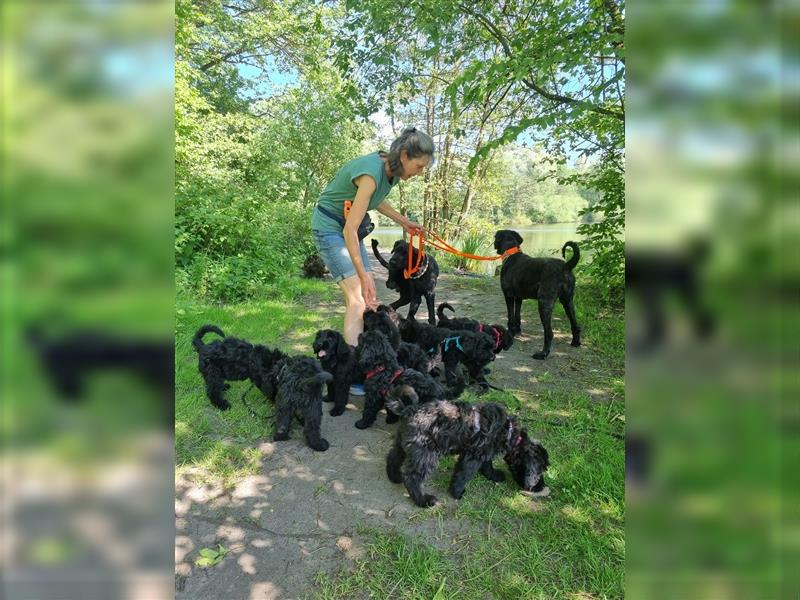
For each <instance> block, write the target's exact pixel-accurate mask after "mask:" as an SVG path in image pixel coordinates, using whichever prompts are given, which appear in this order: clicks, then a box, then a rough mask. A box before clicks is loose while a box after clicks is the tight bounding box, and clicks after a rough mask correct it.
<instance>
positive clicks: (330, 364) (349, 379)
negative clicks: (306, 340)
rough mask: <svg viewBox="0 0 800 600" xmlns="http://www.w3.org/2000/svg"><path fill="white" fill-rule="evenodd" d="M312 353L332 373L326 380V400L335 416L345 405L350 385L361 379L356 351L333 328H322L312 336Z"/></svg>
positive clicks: (342, 410) (341, 411)
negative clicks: (328, 379) (330, 379)
mask: <svg viewBox="0 0 800 600" xmlns="http://www.w3.org/2000/svg"><path fill="white" fill-rule="evenodd" d="M313 347H314V355H315V356H316V357H317V358H318V359H319V361H320V363H321V364H322V368H323V369H325V370H326V371H327V372H328V373H331V374H332V375H333V380H332V381H329V382H328V397H327V401H328V402H333V408H332V409H331V416H334V417H337V416H339V415H341V414H342V413H343V412H344V409H345V406H347V398H348V396H349V390H350V385H351V384H353V383H358V382H360V381H362V380H363V377H359V375H360V371H359V369H358V364H357V363H356V351H355V348H353V347H352V346H351V345H350V344H348V343H347V342H346V341H345V340H344V336H342V334H341V333H339V332H338V331H334V330H333V329H322V330H320V331H318V332H317V335H316V337H315V338H314V344H313Z"/></svg>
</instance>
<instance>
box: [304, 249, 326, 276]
mask: <svg viewBox="0 0 800 600" xmlns="http://www.w3.org/2000/svg"><path fill="white" fill-rule="evenodd" d="M326 272H327V269H326V268H325V263H324V262H322V258H320V255H319V254H310V255H309V256H307V257H306V260H305V262H303V277H306V278H308V279H322V278H323V277H325V273H326Z"/></svg>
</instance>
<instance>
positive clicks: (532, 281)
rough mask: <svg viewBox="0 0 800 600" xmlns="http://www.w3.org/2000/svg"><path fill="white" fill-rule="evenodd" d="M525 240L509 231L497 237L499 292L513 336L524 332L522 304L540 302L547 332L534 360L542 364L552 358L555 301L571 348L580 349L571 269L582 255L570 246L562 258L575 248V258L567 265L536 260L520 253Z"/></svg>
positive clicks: (542, 318) (540, 259) (495, 245)
mask: <svg viewBox="0 0 800 600" xmlns="http://www.w3.org/2000/svg"><path fill="white" fill-rule="evenodd" d="M520 244H522V237H521V236H520V235H519V234H518V233H517V232H516V231H512V230H510V229H501V230H500V231H498V232H497V233H495V234H494V248H495V250H497V253H498V254H501V255H503V266H502V270H501V272H500V288H501V289H502V290H503V296H505V299H506V309H507V310H508V331H509V332H510V333H511V334H512V335H516V334H518V333H521V332H522V328H521V321H520V310H521V309H522V301H523V300H525V299H526V298H535V299H537V300H538V301H539V318H540V319H541V320H542V327H543V328H544V347H543V348H542V350H541V352H536V353H535V354H534V355H533V358H536V359H538V360H543V359H544V358H546V357H547V355H548V354H550V347H551V346H552V344H553V328H552V326H551V325H550V319H551V317H552V316H553V306H555V303H556V300H559V301H560V302H561V305H562V306H563V307H564V311H565V312H566V313H567V318H568V319H569V324H570V327H571V329H572V344H571V345H572V346H575V347H577V346H580V345H581V328H580V327H579V326H578V321H577V320H576V318H575V305H574V304H573V296H574V295H575V275H573V273H572V269H574V268H575V265H577V264H578V259H580V256H581V255H580V251H579V250H578V244H576V243H575V242H567V243H566V244H564V246H563V247H562V248H561V256H563V257H565V258H566V250H567V247H568V246H569V247H570V248H572V257H571V258H570V259H569V260H568V261H566V262H564V261H563V260H561V259H560V258H534V257H531V256H528V255H526V254H523V253H522V252H520V250H519V246H520Z"/></svg>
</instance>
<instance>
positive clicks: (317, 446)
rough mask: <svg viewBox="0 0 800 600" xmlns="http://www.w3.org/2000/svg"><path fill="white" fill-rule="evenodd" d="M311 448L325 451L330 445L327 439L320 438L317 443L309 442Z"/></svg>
mask: <svg viewBox="0 0 800 600" xmlns="http://www.w3.org/2000/svg"><path fill="white" fill-rule="evenodd" d="M309 446H311V449H312V450H316V451H317V452H325V450H327V449H328V448H330V447H331V445H330V444H329V443H328V440H323V439H321V440H320V441H319V443H317V444H313V445H312V444H309Z"/></svg>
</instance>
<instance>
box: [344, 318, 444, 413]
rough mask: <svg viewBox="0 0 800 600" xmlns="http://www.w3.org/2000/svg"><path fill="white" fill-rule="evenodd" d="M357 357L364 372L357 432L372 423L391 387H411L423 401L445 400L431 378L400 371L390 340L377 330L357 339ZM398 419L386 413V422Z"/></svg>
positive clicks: (441, 390)
mask: <svg viewBox="0 0 800 600" xmlns="http://www.w3.org/2000/svg"><path fill="white" fill-rule="evenodd" d="M356 357H357V360H358V366H359V368H360V369H361V371H362V372H363V373H364V392H365V396H364V412H363V413H362V415H361V419H359V420H358V421H356V427H358V428H359V429H366V428H367V427H369V426H370V425H372V424H373V423H374V422H375V419H376V418H377V416H378V411H379V410H380V409H381V408H383V406H384V402H385V398H386V394H387V393H389V392H390V391H391V389H392V387H393V386H398V385H410V386H412V387H413V388H414V389H415V390H416V392H417V394H418V398H419V400H420V401H422V402H430V401H433V400H442V399H444V398H446V397H447V391H446V390H445V389H444V388H443V387H442V386H441V385H439V383H438V382H437V381H436V380H435V379H433V377H431V376H430V375H427V374H425V373H420V372H419V371H415V370H414V369H404V368H402V367H401V366H400V363H399V362H398V361H397V354H396V353H395V351H394V349H393V348H392V346H391V344H390V343H389V340H388V339H387V338H386V336H385V335H383V334H382V333H381V332H380V331H365V332H364V333H362V334H361V335H359V336H358V348H356ZM397 419H398V417H397V415H396V414H394V413H393V412H392V411H390V410H387V411H386V422H387V423H395V422H396V421H397Z"/></svg>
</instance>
